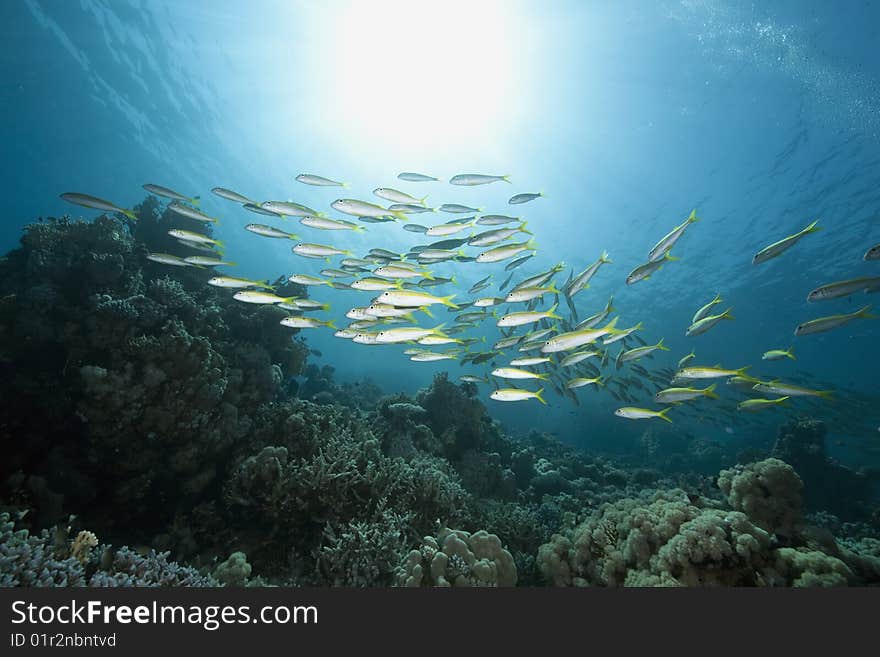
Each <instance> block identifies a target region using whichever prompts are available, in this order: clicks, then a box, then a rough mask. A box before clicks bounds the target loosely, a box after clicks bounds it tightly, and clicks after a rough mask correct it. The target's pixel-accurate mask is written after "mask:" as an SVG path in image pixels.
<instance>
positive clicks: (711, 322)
mask: <svg viewBox="0 0 880 657" xmlns="http://www.w3.org/2000/svg"><path fill="white" fill-rule="evenodd" d="M731 310H733V308H728V309H727V310H725V311H724V312H723V313H721V314H720V315H710V316H709V317H704V318H703V319H701V320H699V321H697V322H696V323H695V324H691V325H690V326H689V327H688V328H687V330H686V331H685V332H684V334H685V335H686V336H691V335H700V334H702V333H705V332H706V331H708V330H709V329H710V328H712V327H713V326H715V325H716V324H717V323H718V322H720V321H721V320H722V319H734V317H733V315H731V314H730V311H731Z"/></svg>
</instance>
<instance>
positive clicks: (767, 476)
mask: <svg viewBox="0 0 880 657" xmlns="http://www.w3.org/2000/svg"><path fill="white" fill-rule="evenodd" d="M718 487H719V488H720V489H721V491H722V492H723V493H724V494H725V495H726V496H727V501H728V503H729V504H730V506H731V507H733V508H734V509H736V510H738V511H742V512H743V513H745V514H746V515H748V516H749V518H751V519H752V521H753V522H754V523H755V524H757V525H758V526H760V527H762V528H764V529H766V530H767V531H769V532H774V533H777V534H780V535H782V536H791V535H792V534H794V532H795V530H796V527H797V525H798V524H799V523H800V522H801V490H802V489H803V487H804V484H803V482H802V481H801V478H800V477H798V475H797V473H796V472H795V471H794V469H793V468H792V467H791V466H790V465H788V464H787V463H785V462H784V461H780V460H779V459H775V458H769V459H765V460H763V461H758V462H756V463H751V464H749V465H738V466H736V467H734V468H731V469H730V470H722V471H721V473H720V474H719V475H718Z"/></svg>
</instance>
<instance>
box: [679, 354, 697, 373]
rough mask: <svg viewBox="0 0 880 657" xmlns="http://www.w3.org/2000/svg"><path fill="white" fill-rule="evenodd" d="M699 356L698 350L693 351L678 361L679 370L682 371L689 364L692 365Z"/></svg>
mask: <svg viewBox="0 0 880 657" xmlns="http://www.w3.org/2000/svg"><path fill="white" fill-rule="evenodd" d="M696 355H697V352H696V350H693V351H691V353H689V354H688V355H687V356H682V358H681V360H680V361H678V369H681V368H682V367H684V366H685V365H687V364H688V363H690V362H691V361H692V360H693V359H694V358H695V357H696Z"/></svg>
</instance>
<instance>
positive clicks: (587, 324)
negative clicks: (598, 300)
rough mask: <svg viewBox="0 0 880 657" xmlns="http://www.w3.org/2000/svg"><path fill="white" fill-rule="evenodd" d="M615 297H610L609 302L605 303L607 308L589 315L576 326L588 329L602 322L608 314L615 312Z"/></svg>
mask: <svg viewBox="0 0 880 657" xmlns="http://www.w3.org/2000/svg"><path fill="white" fill-rule="evenodd" d="M613 304H614V297H613V296H612V297H609V298H608V303H606V304H605V308H604V309H603V310H601V311H599V312H597V313H596V314H595V315H592V316H590V317H587V318H586V319H585V320H583V321H581V322H579V323H578V325H577V327H576V328H579V329H588V328H593V327H594V326H596V325H597V324H599V323H601V322H602V321H603V320H604V319H605V318H606V317H608V315H610V314H611V313H613V312H614V305H613Z"/></svg>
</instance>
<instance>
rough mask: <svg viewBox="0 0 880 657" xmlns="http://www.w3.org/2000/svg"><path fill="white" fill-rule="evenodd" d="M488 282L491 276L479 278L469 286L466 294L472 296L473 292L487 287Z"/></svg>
mask: <svg viewBox="0 0 880 657" xmlns="http://www.w3.org/2000/svg"><path fill="white" fill-rule="evenodd" d="M490 280H492V274H489V275H488V276H486V277H485V278H481V279H480V280H478V281H477V282H476V283H474V284H473V285H472V286H471V289H470V290H468V294H473V293H474V292H476V291H479V290H480V289H482V287H483V286H484V285H488V284H489V281H490Z"/></svg>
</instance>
